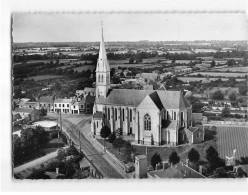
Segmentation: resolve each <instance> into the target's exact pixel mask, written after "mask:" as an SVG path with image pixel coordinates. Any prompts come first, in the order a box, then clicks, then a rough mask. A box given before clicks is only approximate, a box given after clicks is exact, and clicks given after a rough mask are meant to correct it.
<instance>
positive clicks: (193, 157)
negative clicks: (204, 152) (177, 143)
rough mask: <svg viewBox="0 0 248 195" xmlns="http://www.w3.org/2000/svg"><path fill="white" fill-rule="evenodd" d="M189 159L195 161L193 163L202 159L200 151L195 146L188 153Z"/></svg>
mask: <svg viewBox="0 0 248 195" xmlns="http://www.w3.org/2000/svg"><path fill="white" fill-rule="evenodd" d="M188 159H189V161H190V162H193V163H196V162H198V160H199V159H200V154H199V152H198V151H197V150H196V149H195V148H192V149H191V150H190V151H189V153H188Z"/></svg>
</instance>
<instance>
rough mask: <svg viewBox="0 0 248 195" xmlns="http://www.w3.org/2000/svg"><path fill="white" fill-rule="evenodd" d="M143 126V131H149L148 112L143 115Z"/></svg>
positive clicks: (149, 118) (149, 119) (149, 120)
mask: <svg viewBox="0 0 248 195" xmlns="http://www.w3.org/2000/svg"><path fill="white" fill-rule="evenodd" d="M144 127H145V131H151V117H150V115H149V114H146V115H145V116H144Z"/></svg>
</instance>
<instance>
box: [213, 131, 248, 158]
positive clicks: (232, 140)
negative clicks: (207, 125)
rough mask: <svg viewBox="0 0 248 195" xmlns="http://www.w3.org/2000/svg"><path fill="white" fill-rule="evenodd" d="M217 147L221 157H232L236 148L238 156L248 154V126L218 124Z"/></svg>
mask: <svg viewBox="0 0 248 195" xmlns="http://www.w3.org/2000/svg"><path fill="white" fill-rule="evenodd" d="M217 148H218V152H219V155H220V157H221V158H223V159H225V158H226V156H228V157H231V156H232V153H233V150H234V149H236V150H237V151H236V157H237V159H240V157H245V156H248V127H234V126H217Z"/></svg>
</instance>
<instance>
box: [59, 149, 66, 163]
mask: <svg viewBox="0 0 248 195" xmlns="http://www.w3.org/2000/svg"><path fill="white" fill-rule="evenodd" d="M66 156H67V153H66V150H65V149H63V148H60V149H59V150H58V152H57V159H58V160H59V161H65V160H66Z"/></svg>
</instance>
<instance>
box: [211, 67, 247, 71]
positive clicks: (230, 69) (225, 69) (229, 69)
mask: <svg viewBox="0 0 248 195" xmlns="http://www.w3.org/2000/svg"><path fill="white" fill-rule="evenodd" d="M214 71H216V72H225V71H230V72H248V68H247V67H243V66H242V67H227V68H221V69H214Z"/></svg>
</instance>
